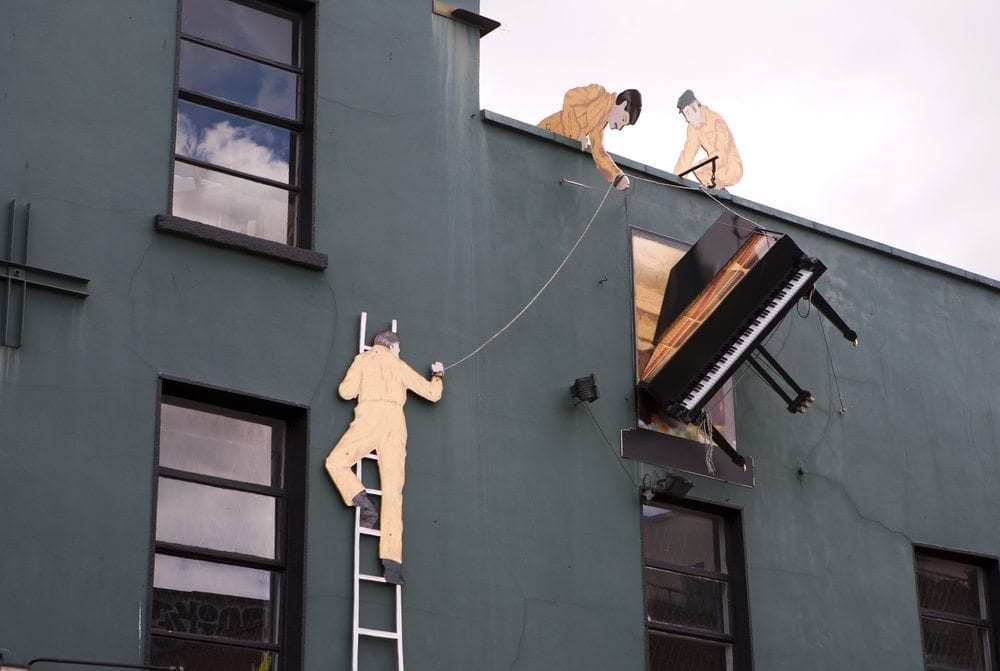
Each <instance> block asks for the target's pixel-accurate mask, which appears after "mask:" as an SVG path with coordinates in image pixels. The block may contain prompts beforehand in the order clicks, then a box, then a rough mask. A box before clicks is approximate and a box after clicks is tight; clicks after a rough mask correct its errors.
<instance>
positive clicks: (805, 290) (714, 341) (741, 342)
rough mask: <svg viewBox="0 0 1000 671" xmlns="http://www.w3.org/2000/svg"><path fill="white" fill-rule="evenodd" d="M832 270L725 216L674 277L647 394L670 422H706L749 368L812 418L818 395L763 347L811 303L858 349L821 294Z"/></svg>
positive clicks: (783, 239)
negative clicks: (721, 394) (721, 395)
mask: <svg viewBox="0 0 1000 671" xmlns="http://www.w3.org/2000/svg"><path fill="white" fill-rule="evenodd" d="M825 270H826V266H824V265H823V263H822V262H821V261H819V260H818V259H815V258H813V257H810V256H806V254H805V253H804V252H803V251H802V250H801V249H799V247H798V246H797V245H796V244H795V243H794V242H792V239H791V238H790V237H788V236H787V235H784V234H782V233H776V232H774V231H768V230H765V229H763V228H760V227H759V226H756V225H754V224H752V223H751V222H748V221H747V220H745V219H742V218H740V217H738V216H737V215H735V214H732V213H726V214H723V215H722V216H721V217H719V219H718V220H717V221H716V222H715V223H714V224H712V226H711V227H710V228H709V229H708V231H707V232H706V233H705V234H704V235H703V236H702V237H701V238H700V239H699V240H698V242H696V243H695V245H694V246H693V247H692V248H691V249H689V250H688V251H687V252H686V253H685V254H684V256H683V257H682V258H681V259H680V260H679V261H678V262H677V264H676V265H675V266H674V267H673V268H672V269H671V271H670V278H669V281H668V282H667V291H666V295H665V296H664V297H663V305H662V308H661V310H660V315H659V319H658V321H657V325H656V335H655V338H654V348H653V352H652V355H651V356H650V359H649V362H648V363H647V364H646V366H645V368H644V369H643V371H642V372H641V374H640V376H639V382H638V386H639V387H640V388H641V389H643V390H645V391H646V392H647V393H648V394H649V395H650V396H651V397H652V398H653V399H654V401H655V402H656V404H657V405H659V406H660V408H661V409H662V410H663V411H664V412H665V413H666V414H667V415H669V416H671V417H675V418H677V419H679V420H681V421H684V422H693V423H701V422H703V421H704V419H705V411H706V404H707V403H708V402H709V400H710V399H711V398H712V397H713V396H714V395H715V394H716V392H717V391H718V390H719V389H720V388H721V387H722V385H723V384H724V383H725V382H726V380H728V379H729V378H730V377H731V376H732V375H733V374H734V373H735V372H736V370H737V369H738V368H739V366H740V365H741V364H743V363H744V362H747V363H748V365H750V366H752V367H753V368H754V370H755V371H756V372H757V373H758V374H760V376H761V377H762V378H763V379H764V381H765V382H767V383H768V385H770V386H771V387H772V388H773V389H774V390H775V391H776V392H777V393H778V394H779V395H780V396H781V397H782V399H784V401H785V402H786V404H787V407H788V410H789V412H800V413H801V412H805V410H806V409H807V408H808V407H809V405H811V404H812V402H813V397H812V395H811V394H810V393H809V392H808V391H805V390H804V389H802V388H801V387H799V385H798V384H797V383H796V382H795V381H794V380H793V379H792V377H791V376H790V375H789V374H788V373H787V372H786V371H785V370H784V369H783V368H782V367H781V365H780V364H778V362H777V361H776V360H775V359H774V357H772V356H771V355H770V354H769V353H768V352H767V351H766V350H765V349H764V347H763V343H764V340H765V339H766V338H767V336H768V334H770V333H771V331H772V330H773V329H774V328H775V327H776V326H777V325H778V324H779V323H780V322H781V320H782V319H783V318H784V317H785V315H786V314H787V313H788V311H789V310H790V309H791V308H792V306H793V305H795V303H796V301H797V300H798V299H799V298H803V297H808V298H809V300H810V301H811V303H812V305H814V306H815V307H816V308H817V309H818V310H819V311H820V313H821V314H823V316H825V317H826V318H827V319H829V320H830V321H831V322H832V323H833V324H834V325H835V326H836V327H837V328H838V329H839V330H840V332H841V333H842V334H843V335H844V337H845V338H846V339H847V340H849V341H851V342H852V343H853V344H854V345H855V346H856V345H857V339H858V336H857V334H856V333H855V332H854V331H853V330H851V329H850V328H849V327H848V326H847V324H846V323H845V322H844V320H843V319H841V318H840V316H839V315H838V314H837V313H836V312H835V311H834V310H833V308H832V307H831V306H830V304H829V303H828V302H827V301H826V300H825V299H824V298H823V296H822V295H821V294H820V293H819V292H818V291H816V289H815V286H814V285H815V282H816V280H817V279H818V278H819V277H820V275H822V274H823V272H824V271H825ZM775 376H777V378H780V380H779V379H777V378H776V377H775ZM782 383H784V385H783V384H782ZM708 410H710V408H709V409H708ZM713 433H714V438H715V439H716V441H717V443H718V444H719V447H721V448H722V449H723V450H724V451H726V452H727V453H728V454H729V456H730V457H732V458H733V460H734V461H736V462H737V463H738V464H740V465H742V464H743V458H742V457H741V456H740V455H739V454H738V453H736V451H735V450H734V449H733V448H732V447H730V446H729V445H728V443H726V442H725V441H724V439H723V438H722V436H721V434H719V433H718V432H713ZM719 441H721V442H719Z"/></svg>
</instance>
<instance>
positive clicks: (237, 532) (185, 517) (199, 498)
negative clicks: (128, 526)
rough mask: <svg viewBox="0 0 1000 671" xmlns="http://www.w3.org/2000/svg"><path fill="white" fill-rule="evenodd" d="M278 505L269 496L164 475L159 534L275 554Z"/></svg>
mask: <svg viewBox="0 0 1000 671" xmlns="http://www.w3.org/2000/svg"><path fill="white" fill-rule="evenodd" d="M275 511H276V502H275V500H274V499H273V498H272V497H270V496H262V495H260V494H250V493H248V492H237V491H232V490H229V489H221V488H219V487H211V486H209V485H201V484H197V483H193V482H183V481H180V480H172V479H170V478H160V479H159V491H158V494H157V501H156V540H158V541H165V542H167V543H180V544H183V545H191V546H194V547H200V548H211V549H214V550H224V551H226V552H239V553H242V554H249V555H256V556H258V557H267V558H270V559H273V558H274V530H275Z"/></svg>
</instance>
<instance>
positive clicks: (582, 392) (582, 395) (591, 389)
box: [569, 373, 601, 405]
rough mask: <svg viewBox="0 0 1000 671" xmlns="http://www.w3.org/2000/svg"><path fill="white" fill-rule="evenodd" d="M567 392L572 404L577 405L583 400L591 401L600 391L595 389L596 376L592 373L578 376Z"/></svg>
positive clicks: (599, 395)
mask: <svg viewBox="0 0 1000 671" xmlns="http://www.w3.org/2000/svg"><path fill="white" fill-rule="evenodd" d="M569 393H570V395H571V396H572V397H573V405H579V404H581V403H583V402H584V401H586V402H587V403H593V402H594V401H596V400H597V399H599V398H600V397H601V392H600V391H598V389H597V378H596V377H594V374H593V373H591V374H590V375H588V376H587V377H578V378H577V379H576V382H574V383H573V385H572V386H571V387H570V388H569Z"/></svg>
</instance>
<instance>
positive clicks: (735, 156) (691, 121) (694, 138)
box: [674, 89, 743, 189]
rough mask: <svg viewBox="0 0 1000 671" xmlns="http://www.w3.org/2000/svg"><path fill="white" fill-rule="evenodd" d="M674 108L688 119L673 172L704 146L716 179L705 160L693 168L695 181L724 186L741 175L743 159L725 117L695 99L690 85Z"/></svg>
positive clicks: (712, 186) (684, 166) (690, 161)
mask: <svg viewBox="0 0 1000 671" xmlns="http://www.w3.org/2000/svg"><path fill="white" fill-rule="evenodd" d="M677 111H678V112H680V113H681V114H683V115H684V120H685V121H687V124H688V127H687V141H686V142H685V143H684V149H682V150H681V155H680V156H679V157H678V158H677V165H675V166H674V174H678V175H679V174H680V173H682V172H684V171H685V170H687V169H688V168H690V167H691V166H692V165H693V164H694V157H695V156H696V155H697V154H698V150H699V149H704V150H705V151H706V152H707V153H708V156H707V157H706V158H711V157H713V156H717V157H718V159H717V160H716V161H715V180H714V182H713V180H712V165H711V164H708V165H705V166H703V167H701V168H698V169H697V170H695V171H694V176H695V177H697V178H698V181H699V182H700V183H701V184H702V185H704V186H707V187H708V188H710V189H724V188H726V187H727V186H732V185H733V184H736V182H738V181H740V178H742V177H743V161H742V159H740V152H739V151H738V150H737V149H736V143H735V142H734V141H733V134H732V133H731V132H730V131H729V126H728V125H726V122H725V120H724V119H723V118H722V117H721V116H719V115H718V114H717V113H716V112H713V111H712V110H710V109H708V107H706V106H705V105H702V104H701V103H700V102H698V99H697V98H695V97H694V93H693V92H692V91H691V90H690V89H689V90H687V91H685V92H684V93H682V94H681V97H680V98H678V99H677Z"/></svg>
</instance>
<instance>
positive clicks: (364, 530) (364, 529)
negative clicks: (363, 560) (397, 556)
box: [358, 527, 382, 538]
mask: <svg viewBox="0 0 1000 671" xmlns="http://www.w3.org/2000/svg"><path fill="white" fill-rule="evenodd" d="M358 533H359V534H364V535H365V536H378V537H379V538H381V537H382V531H381V530H379V529H369V528H368V527H358Z"/></svg>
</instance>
